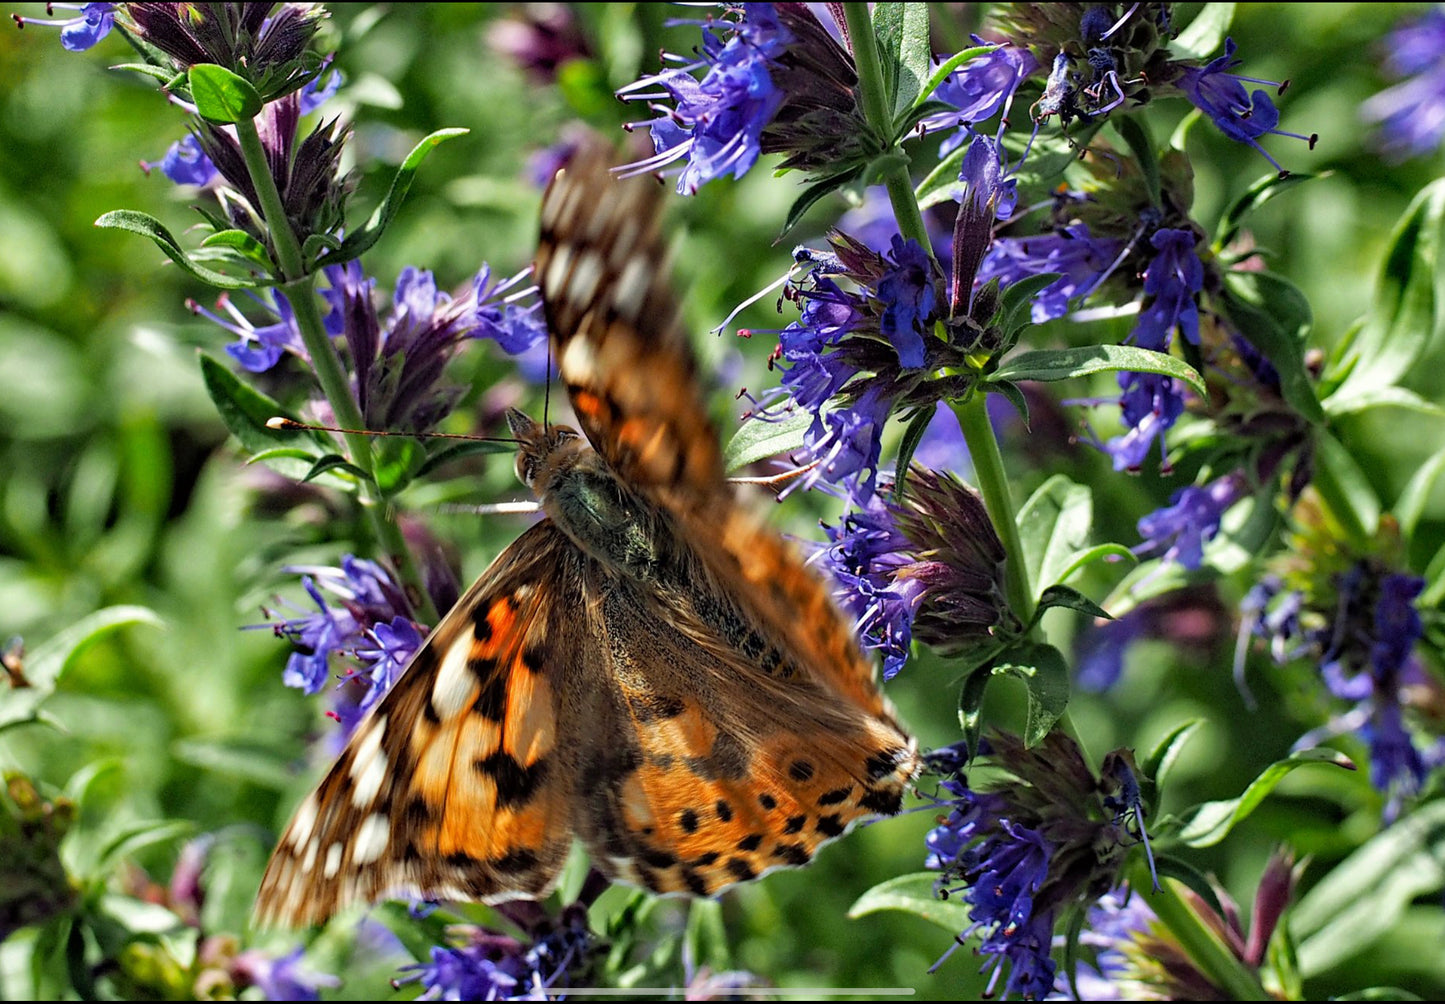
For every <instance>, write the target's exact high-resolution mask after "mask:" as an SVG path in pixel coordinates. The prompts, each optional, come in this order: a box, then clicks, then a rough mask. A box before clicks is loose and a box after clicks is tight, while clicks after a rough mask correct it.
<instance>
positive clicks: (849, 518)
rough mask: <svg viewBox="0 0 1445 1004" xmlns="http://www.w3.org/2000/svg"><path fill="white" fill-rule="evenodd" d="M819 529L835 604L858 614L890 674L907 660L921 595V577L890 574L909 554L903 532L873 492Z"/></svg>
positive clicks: (864, 638) (868, 642)
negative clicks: (902, 578) (901, 577)
mask: <svg viewBox="0 0 1445 1004" xmlns="http://www.w3.org/2000/svg"><path fill="white" fill-rule="evenodd" d="M823 531H824V533H826V534H827V537H828V543H827V544H826V545H823V546H821V547H820V549H819V552H818V556H819V560H820V562H821V564H822V566H823V568H824V569H826V570H827V571H828V573H829V574H830V575H831V576H832V578H833V581H834V582H836V583H837V585H838V589H837V592H836V595H837V597H838V602H839V605H840V606H841V607H842V608H843V609H844V611H846V612H847V613H848V614H850V615H852V616H853V617H854V618H855V619H856V620H857V622H858V634H859V640H860V641H861V642H862V644H863V647H864V648H866V649H871V650H874V651H877V652H881V653H882V655H883V679H885V680H891V679H893V677H894V676H896V675H898V671H899V670H900V669H902V668H903V664H904V663H905V662H907V661H908V651H909V646H910V644H911V643H912V638H913V617H914V615H915V614H916V613H917V612H918V605H919V603H920V602H921V601H922V599H923V595H924V586H923V583H922V582H921V581H920V580H918V579H913V580H908V581H901V582H900V581H896V580H895V579H894V573H895V572H897V571H898V569H899V568H901V567H903V566H905V565H907V564H909V563H911V562H912V560H913V559H912V558H911V557H910V556H909V555H908V553H907V552H908V550H909V549H910V547H911V545H910V543H909V541H908V538H907V537H905V536H903V534H902V533H900V532H899V530H898V528H897V526H896V524H895V523H894V520H893V515H892V513H891V512H890V511H889V509H888V506H887V505H886V504H885V503H884V502H883V500H882V499H880V498H878V497H877V496H876V495H874V496H871V497H869V498H868V499H867V501H866V502H864V503H863V504H862V506H861V507H860V508H857V509H854V510H853V511H851V512H849V513H848V514H847V515H845V516H844V517H843V519H842V520H840V521H839V523H838V525H837V526H836V527H833V526H828V525H827V524H824V526H823Z"/></svg>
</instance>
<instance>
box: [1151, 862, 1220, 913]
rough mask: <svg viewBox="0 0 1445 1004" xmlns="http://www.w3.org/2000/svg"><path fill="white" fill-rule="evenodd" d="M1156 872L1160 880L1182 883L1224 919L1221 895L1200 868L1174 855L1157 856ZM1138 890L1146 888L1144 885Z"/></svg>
mask: <svg viewBox="0 0 1445 1004" xmlns="http://www.w3.org/2000/svg"><path fill="white" fill-rule="evenodd" d="M1154 871H1155V873H1156V874H1157V875H1158V876H1159V877H1160V878H1172V879H1174V880H1175V881H1176V882H1182V883H1183V884H1184V885H1186V886H1188V887H1189V888H1190V889H1191V890H1192V891H1193V892H1194V893H1196V894H1197V895H1199V896H1200V897H1201V898H1202V899H1203V900H1204V902H1206V903H1208V904H1209V905H1210V907H1212V908H1213V910H1214V912H1215V913H1217V914H1219V915H1220V916H1221V917H1223V916H1224V915H1225V914H1224V909H1223V907H1222V906H1221V905H1220V902H1219V894H1218V893H1217V892H1215V891H1214V886H1213V885H1212V884H1211V883H1210V881H1209V876H1207V875H1205V874H1204V873H1203V872H1202V871H1200V870H1199V869H1198V868H1195V867H1194V866H1193V865H1192V864H1190V863H1189V862H1188V861H1185V860H1184V859H1183V858H1176V857H1174V856H1173V855H1172V854H1156V855H1155V857H1154ZM1136 888H1140V889H1142V888H1144V886H1142V885H1138V886H1136Z"/></svg>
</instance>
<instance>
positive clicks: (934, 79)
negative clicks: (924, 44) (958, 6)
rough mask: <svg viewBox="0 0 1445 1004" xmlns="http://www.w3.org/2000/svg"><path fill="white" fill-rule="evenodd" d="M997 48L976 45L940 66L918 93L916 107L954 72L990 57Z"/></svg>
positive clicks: (950, 57) (915, 100) (956, 54)
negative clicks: (982, 57) (966, 64)
mask: <svg viewBox="0 0 1445 1004" xmlns="http://www.w3.org/2000/svg"><path fill="white" fill-rule="evenodd" d="M997 48H998V46H996V45H975V46H973V47H972V48H970V49H963V50H961V51H959V52H956V53H954V54H953V55H952V56H949V57H948V58H947V59H946V60H944V61H943V62H942V63H940V64H939V66H938V69H936V70H934V71H933V75H932V76H930V77H929V78H928V82H927V83H925V84H924V85H923V89H922V90H921V91H919V92H918V97H917V98H915V99H914V104H915V106H916V105H919V104H922V103H923V102H924V101H927V100H928V99H929V97H931V96H932V94H933V92H934V91H936V90H938V88H939V86H940V85H941V84H942V83H943V82H944V81H945V80H947V79H948V78H949V77H951V76H952V75H953V71H954V70H957V69H958V68H959V67H960V66H962V65H963V64H964V63H970V62H972V61H973V60H975V59H977V58H978V57H979V56H986V55H988V54H989V53H990V52H992V51H993V50H994V49H997Z"/></svg>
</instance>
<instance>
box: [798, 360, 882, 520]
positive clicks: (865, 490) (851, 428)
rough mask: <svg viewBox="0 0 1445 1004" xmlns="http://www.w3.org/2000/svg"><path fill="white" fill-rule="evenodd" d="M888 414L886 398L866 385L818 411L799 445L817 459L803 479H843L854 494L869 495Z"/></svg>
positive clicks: (814, 480)
mask: <svg viewBox="0 0 1445 1004" xmlns="http://www.w3.org/2000/svg"><path fill="white" fill-rule="evenodd" d="M888 414H889V402H888V400H887V399H886V398H884V397H883V395H882V394H881V393H879V391H878V390H877V388H869V389H868V390H867V391H866V392H865V393H864V394H863V396H862V397H860V398H859V399H858V400H857V401H855V402H853V403H852V404H849V405H844V406H841V407H835V408H833V409H832V410H831V411H827V412H820V413H819V414H818V415H817V416H816V417H815V418H814V419H813V424H812V425H811V426H809V427H808V431H807V432H806V433H804V434H803V446H804V447H805V448H806V449H807V451H808V454H809V456H811V457H812V458H813V459H814V460H816V461H817V462H818V466H817V467H815V468H814V469H813V471H812V472H811V473H810V475H809V476H808V478H807V483H808V484H809V485H811V484H814V483H816V481H817V480H818V479H820V478H821V479H822V480H824V481H827V482H829V483H830V484H835V485H836V484H845V483H846V484H847V485H848V486H849V488H850V489H851V490H852V492H853V494H854V497H855V498H858V499H864V498H867V497H868V496H869V495H871V494H872V493H873V484H874V481H875V480H876V479H877V476H878V458H879V455H880V454H881V453H882V451H883V426H884V424H885V423H886V422H887V421H888Z"/></svg>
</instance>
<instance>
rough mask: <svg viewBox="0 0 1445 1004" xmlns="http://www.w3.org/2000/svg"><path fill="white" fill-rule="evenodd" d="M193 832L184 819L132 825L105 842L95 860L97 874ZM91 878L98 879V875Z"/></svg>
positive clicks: (189, 824) (150, 821) (188, 822)
mask: <svg viewBox="0 0 1445 1004" xmlns="http://www.w3.org/2000/svg"><path fill="white" fill-rule="evenodd" d="M193 832H195V826H194V825H193V824H192V823H191V822H190V821H189V820H184V819H155V820H149V821H147V822H143V823H134V824H132V825H130V826H127V827H126V828H125V829H123V830H121V832H120V833H118V834H116V835H115V836H113V837H111V838H110V839H109V840H107V841H106V842H105V843H104V844H103V845H102V846H101V849H100V854H99V856H98V857H97V858H96V871H97V873H101V872H106V871H108V870H109V869H110V868H111V867H112V866H113V865H114V864H116V862H118V861H119V860H120V859H121V858H123V857H125V856H126V855H129V854H134V853H136V852H137V851H139V850H141V849H142V848H145V847H150V846H152V845H154V844H163V843H165V842H166V841H169V840H176V839H178V838H180V837H184V836H186V835H188V834H190V833H193ZM92 877H97V878H98V877H100V876H99V874H97V875H96V876H92Z"/></svg>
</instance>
